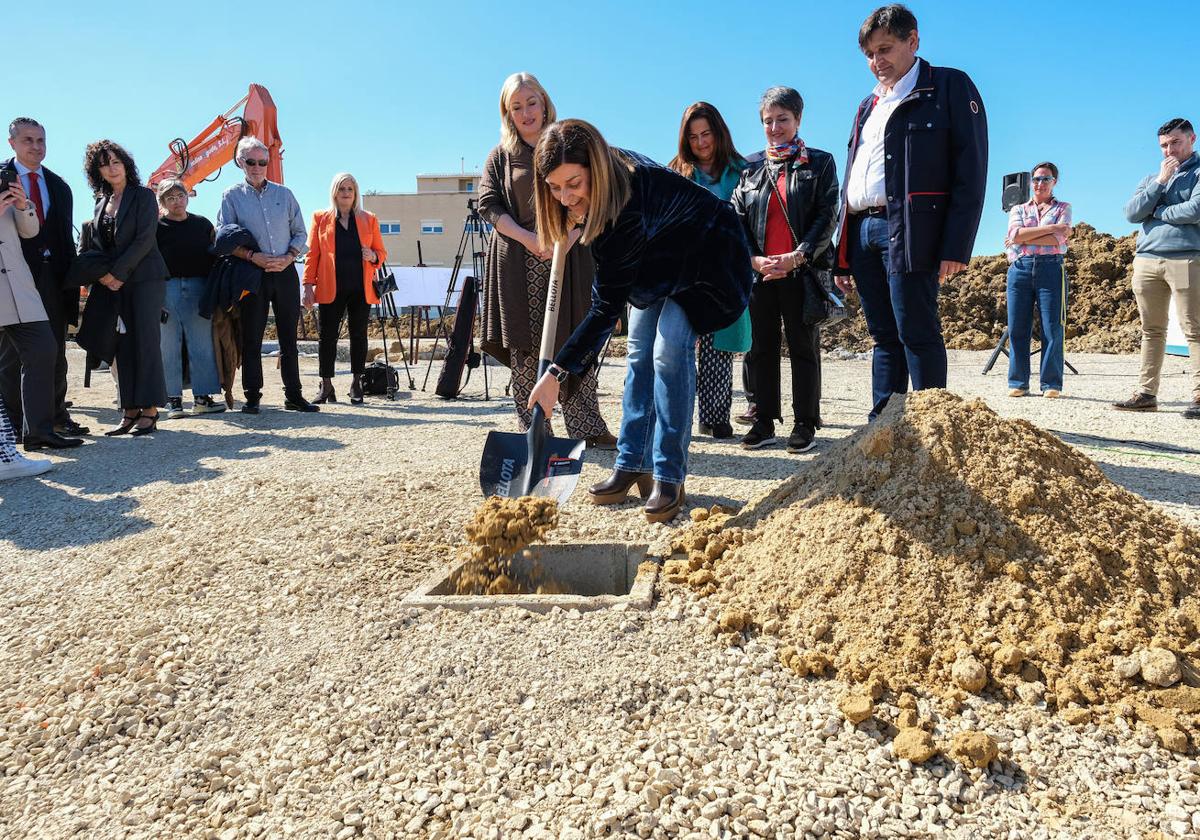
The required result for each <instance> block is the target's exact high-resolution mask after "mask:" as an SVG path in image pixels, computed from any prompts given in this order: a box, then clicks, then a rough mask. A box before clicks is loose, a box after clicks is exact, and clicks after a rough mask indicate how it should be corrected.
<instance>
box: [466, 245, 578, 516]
mask: <svg viewBox="0 0 1200 840" xmlns="http://www.w3.org/2000/svg"><path fill="white" fill-rule="evenodd" d="M566 260H567V244H566V243H565V242H556V243H554V258H553V260H552V261H551V263H550V286H549V288H548V289H546V317H545V319H544V320H543V322H542V347H541V351H540V352H539V354H538V379H539V380H540V379H541V378H542V375H543V374H545V372H546V369H547V368H549V367H550V362H551V357H552V356H553V355H554V339H555V331H556V329H557V327H558V309H559V305H560V304H561V302H562V285H563V272H564V270H565V268H566ZM586 447H587V444H586V443H585V442H584V441H582V440H572V439H571V438H560V437H550V436H548V435H547V434H546V415H545V413H544V412H543V411H542V407H541V406H540V405H534V407H533V422H532V423H530V424H529V431H528V432H526V433H525V434H519V433H516V432H488V436H487V441H486V442H485V443H484V445H483V458H482V459H481V460H480V463H479V486H480V488H481V489H482V490H483V495H484V496H503V497H505V498H510V499H515V498H518V497H520V496H548V497H550V498H553V499H557V500H558V503H559V504H560V505H561V504H563V503H565V502H566V501H567V499H568V498H570V496H571V491H573V490H574V489H575V485H576V484H578V483H579V473H580V471H581V470H582V469H583V452H584V449H586Z"/></svg>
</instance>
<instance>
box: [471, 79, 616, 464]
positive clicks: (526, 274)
mask: <svg viewBox="0 0 1200 840" xmlns="http://www.w3.org/2000/svg"><path fill="white" fill-rule="evenodd" d="M554 119H555V111H554V103H552V102H551V101H550V97H549V95H548V94H547V93H546V90H545V88H543V87H542V85H541V83H540V82H538V80H537V79H536V78H535V77H534V76H533V75H531V74H529V73H514V74H513V75H511V76H509V77H508V78H507V79H505V81H504V86H503V87H502V88H501V89H500V145H498V146H497V147H496V148H495V149H493V150H492V152H491V154H489V155H488V159H487V162H486V163H485V164H484V167H483V178H482V179H481V181H480V184H479V214H480V215H481V216H482V217H483V219H484V220H485V221H487V222H489V223H491V225H492V226H493V227H494V228H495V234H494V235H493V236H492V237H491V240H490V241H489V243H488V250H487V256H486V262H485V267H484V283H483V339H482V342H481V343H482V346H483V350H484V351H485V352H486V353H488V355H490V356H492V357H494V358H496V359H499V360H500V361H501V362H503V363H505V364H507V365H508V366H509V368H510V369H511V370H512V390H513V399H514V402H515V403H516V409H517V418H518V421H519V422H520V427H521V430H522V431H525V430H526V429H528V428H529V424H530V422H531V419H532V415H531V412H530V409H529V408H528V402H529V392H530V391H531V390H532V389H533V386H534V384H535V383H536V382H537V370H538V349H539V345H540V343H541V337H542V320H543V317H544V314H545V308H546V289H547V287H548V286H549V282H550V256H551V252H550V250H549V249H546V248H544V247H542V246H541V245H540V244H539V243H538V239H537V233H536V232H535V230H534V209H533V190H534V172H533V147H534V146H535V145H537V141H538V138H539V137H541V134H542V130H543V129H544V128H545V127H546V126H547V125H549V124H550V123H552V122H554ZM594 274H595V265H594V263H593V262H592V255H591V252H590V250H589V249H588V248H587V247H586V246H581V245H579V244H576V245H575V246H574V247H573V248H571V250H570V252H569V254H568V260H567V268H566V274H565V276H564V279H563V300H562V306H561V307H560V309H559V318H558V331H557V333H556V335H557V341H556V344H555V348H554V349H555V352H557V351H558V350H559V349H560V348H561V347H562V344H563V342H565V341H566V339H567V337H568V336H569V335H570V334H571V333H572V332H574V330H575V328H576V327H577V326H578V325H579V324H580V322H581V321H583V318H584V316H585V315H586V314H587V311H588V307H589V306H590V305H591V289H592V278H593V275H594ZM597 373H598V371H592V372H590V373H588V374H587V375H585V376H584V377H582V378H577V377H575V376H572V377H570V378H569V380H568V382H567V383H564V385H565V387H564V388H563V390H562V396H561V398H560V404H561V406H562V413H563V419H564V420H565V422H566V426H567V434H568V435H569V436H570V437H573V438H577V439H583V440H586V441H587V442H588V445H589V446H594V447H600V448H603V449H613V448H615V447H616V438H615V437H614V436H613V435H612V433H611V432H609V430H608V426H607V424H606V423H605V422H604V418H603V417H602V416H601V414H600V406H599V403H598V400H597V397H596V377H597Z"/></svg>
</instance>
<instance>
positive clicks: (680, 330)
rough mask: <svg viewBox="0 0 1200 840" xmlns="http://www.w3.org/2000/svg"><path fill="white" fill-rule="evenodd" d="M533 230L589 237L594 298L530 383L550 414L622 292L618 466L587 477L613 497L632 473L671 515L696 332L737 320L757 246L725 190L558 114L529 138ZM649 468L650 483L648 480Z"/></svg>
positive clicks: (597, 342) (589, 355) (620, 496)
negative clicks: (534, 139)
mask: <svg viewBox="0 0 1200 840" xmlns="http://www.w3.org/2000/svg"><path fill="white" fill-rule="evenodd" d="M534 169H535V173H536V176H537V184H536V192H535V204H536V209H537V230H538V236H539V238H540V239H541V241H542V243H543V245H544V246H546V247H550V246H551V244H552V243H554V242H556V241H562V240H567V241H569V242H573V241H575V239H580V240H581V241H582V242H583V243H584V244H587V245H590V246H591V247H592V256H593V257H594V259H595V261H596V279H595V283H594V285H593V289H592V306H591V309H590V310H589V312H588V314H587V316H586V317H585V318H584V320H583V322H582V323H581V324H580V325H579V327H578V328H577V329H576V330H575V332H574V333H573V334H572V335H571V337H570V339H568V340H567V343H566V344H565V345H563V347H562V349H561V350H560V351H559V353H558V355H557V356H556V358H555V364H554V365H552V366H551V369H550V372H549V373H547V374H546V375H545V376H543V377H542V379H541V380H540V381H539V382H538V384H537V386H536V387H535V388H534V390H533V393H532V394H531V395H530V401H529V402H530V405H531V406H532V405H533V404H534V403H535V402H536V403H540V404H541V406H542V409H543V411H545V412H546V413H547V416H549V412H550V411H551V410H552V409H553V407H554V403H555V400H556V399H557V397H558V383H559V382H560V381H561V380H562V378H565V377H566V375H567V374H568V373H574V374H577V375H581V374H583V373H584V372H585V371H587V370H588V369H589V368H590V367H591V366H592V365H593V364H595V362H596V359H597V357H598V356H599V353H600V350H601V348H602V347H603V346H604V342H605V341H606V340H607V338H608V336H609V334H610V333H611V332H612V329H613V326H614V325H615V323H616V321H617V318H618V317H619V316H620V314H621V312H622V311H623V309H624V307H625V304H626V303H630V304H632V305H633V307H634V310H633V312H632V313H631V315H630V319H629V343H628V369H627V372H626V376H625V389H624V392H623V394H622V404H621V408H622V416H621V432H620V435H619V436H618V442H617V460H616V467H615V469H614V470H613V474H612V475H611V476H610V477H609V478H608V479H606V480H605V481H602V482H600V483H599V484H596V485H593V486H592V487H591V488H590V489H589V491H588V492H589V494H590V495H591V499H592V501H593V502H595V503H596V504H616V503H618V502H621V501H622V500H624V499H625V497H626V496H627V495H628V492H629V489H630V488H631V487H632V486H633V485H635V484H636V485H637V486H638V489H639V490H640V491H641V492H642V494H643V495H645V494H647V493H649V499H648V500H647V501H646V506H645V512H646V517H647V519H649V520H650V521H651V522H665V521H668V520H670V519H671V518H672V517H674V516H675V514H676V513H678V512H679V510H680V509H681V508H682V507H683V503H684V499H685V496H684V479H685V477H686V475H687V451H688V444H689V443H690V441H691V431H692V412H693V410H694V407H695V401H696V357H695V354H696V337H697V336H698V335H699V334H702V333H708V332H713V331H715V330H718V329H721V328H723V327H727V326H729V325H730V324H732V323H733V322H734V321H735V320H737V318H738V317H739V316H740V315H741V313H742V311H743V310H744V309H745V307H746V304H747V301H748V299H749V294H750V284H751V279H752V277H751V271H750V249H749V246H748V244H747V242H746V237H745V233H744V231H743V228H742V225H741V222H740V221H739V219H738V217H737V214H736V213H734V211H733V208H732V207H731V206H730V205H729V204H727V203H726V202H723V201H721V200H720V199H718V198H717V197H716V196H714V195H713V194H712V193H710V192H709V191H708V190H706V189H704V188H703V187H701V186H699V185H698V184H696V183H694V182H692V181H689V180H688V179H686V178H684V177H683V176H681V175H679V174H677V173H675V172H673V171H671V170H670V169H667V168H666V167H663V166H659V165H658V164H656V163H655V162H654V161H652V160H650V159H649V158H646V157H643V156H642V155H639V154H637V153H635V152H628V151H624V150H621V149H613V148H611V147H609V145H608V144H607V143H606V142H605V141H604V138H603V137H602V136H601V135H600V132H599V131H597V130H596V128H595V127H593V126H591V125H589V124H588V123H586V122H583V121H582V120H563V121H562V122H558V123H555V124H553V125H551V126H549V127H547V128H546V130H545V131H544V132H543V134H542V137H541V139H540V140H539V141H538V144H537V148H536V149H535V150H534ZM651 478H653V487H652V488H651Z"/></svg>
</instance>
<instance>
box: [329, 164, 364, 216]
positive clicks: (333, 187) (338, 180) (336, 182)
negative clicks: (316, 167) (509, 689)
mask: <svg viewBox="0 0 1200 840" xmlns="http://www.w3.org/2000/svg"><path fill="white" fill-rule="evenodd" d="M343 181H349V182H350V183H351V184H353V185H354V207H355V208H356V209H357V208H358V205H359V204H360V203H362V190H360V189H359V188H358V179H357V178H355V177H354V176H353V175H351V174H350V173H349V172H339V173H338V174H336V175H334V176H333V183H332V184H330V185H329V207H330V209H332V210H337V191H338V187H340V186H341V185H342V182H343Z"/></svg>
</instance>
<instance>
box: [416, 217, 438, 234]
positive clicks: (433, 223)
mask: <svg viewBox="0 0 1200 840" xmlns="http://www.w3.org/2000/svg"><path fill="white" fill-rule="evenodd" d="M443 232H444V229H443V227H442V220H441V219H422V220H421V234H422V235H425V236H428V235H431V234H437V233H443Z"/></svg>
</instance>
